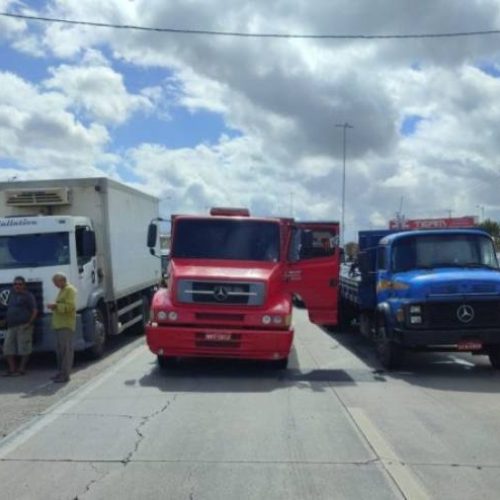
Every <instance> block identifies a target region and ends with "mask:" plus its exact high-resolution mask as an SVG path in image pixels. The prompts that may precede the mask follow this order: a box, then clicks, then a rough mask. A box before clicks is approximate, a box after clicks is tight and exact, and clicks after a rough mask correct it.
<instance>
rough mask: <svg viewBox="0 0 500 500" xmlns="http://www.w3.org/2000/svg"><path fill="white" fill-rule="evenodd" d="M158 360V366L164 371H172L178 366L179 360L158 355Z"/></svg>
mask: <svg viewBox="0 0 500 500" xmlns="http://www.w3.org/2000/svg"><path fill="white" fill-rule="evenodd" d="M156 359H157V360H158V366H159V367H160V368H161V369H162V370H168V369H172V368H175V366H176V365H177V358H176V357H175V356H160V355H159V354H158V356H157V357H156Z"/></svg>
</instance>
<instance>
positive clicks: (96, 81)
mask: <svg viewBox="0 0 500 500" xmlns="http://www.w3.org/2000/svg"><path fill="white" fill-rule="evenodd" d="M50 73H51V75H52V77H51V78H49V79H48V80H45V81H44V82H43V85H44V86H45V87H46V88H47V89H51V90H58V91H60V92H62V93H64V95H66V96H67V97H68V98H69V99H70V100H71V103H72V104H73V105H74V106H75V107H76V108H80V109H83V110H84V111H86V112H87V113H88V114H89V115H90V116H91V117H92V118H93V119H95V120H97V121H100V122H104V123H115V124H118V123H123V122H125V121H127V120H128V118H129V117H130V115H131V114H132V113H134V112H135V111H138V110H146V111H150V110H152V109H153V104H152V101H151V100H150V99H148V98H147V97H146V96H145V95H134V94H130V93H128V92H127V89H126V88H125V85H124V82H123V76H122V75H121V74H119V73H117V72H115V71H114V70H113V69H112V68H110V67H109V66H107V65H102V64H99V65H97V66H96V65H83V66H68V65H61V66H58V67H56V68H51V69H50Z"/></svg>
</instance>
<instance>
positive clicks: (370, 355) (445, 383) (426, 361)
mask: <svg viewBox="0 0 500 500" xmlns="http://www.w3.org/2000/svg"><path fill="white" fill-rule="evenodd" d="M327 333H328V335H330V336H331V337H332V338H333V339H334V340H335V341H336V342H338V343H339V344H340V345H342V347H344V348H346V349H347V350H349V351H350V352H351V353H352V354H354V355H355V356H356V357H357V358H359V359H360V360H361V361H363V362H364V363H365V364H366V365H368V366H369V367H370V368H371V369H372V370H373V372H374V373H378V374H380V375H382V376H383V377H386V378H392V379H399V380H404V381H405V382H408V383H409V384H413V385H418V386H421V387H427V388H431V389H437V390H446V391H464V392H487V393H492V392H498V391H499V390H500V371H497V370H494V369H493V368H492V367H491V365H490V362H489V360H488V357H487V356H473V355H471V354H465V353H439V352H438V353H415V352H406V353H405V358H404V364H403V368H402V369H400V370H395V371H392V372H386V371H384V370H383V368H382V367H381V365H380V363H379V362H378V360H377V357H376V354H375V347H374V345H373V342H372V341H371V340H369V339H367V338H366V337H364V336H362V335H361V334H360V333H359V332H358V331H357V330H356V329H352V330H351V331H349V332H346V333H332V332H327Z"/></svg>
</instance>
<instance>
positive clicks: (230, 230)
mask: <svg viewBox="0 0 500 500" xmlns="http://www.w3.org/2000/svg"><path fill="white" fill-rule="evenodd" d="M171 255H172V257H173V258H183V259H223V260H253V261H264V262H277V261H278V260H279V258H280V226H279V224H278V223H277V222H272V221H255V220H248V219H234V220H229V219H215V218H214V219H179V220H177V221H176V223H175V226H174V234H173V248H172V253H171Z"/></svg>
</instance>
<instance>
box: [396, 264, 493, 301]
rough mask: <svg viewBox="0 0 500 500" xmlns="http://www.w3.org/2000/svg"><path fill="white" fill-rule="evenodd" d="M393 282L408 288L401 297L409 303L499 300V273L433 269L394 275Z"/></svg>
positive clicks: (484, 270) (464, 269)
mask: <svg viewBox="0 0 500 500" xmlns="http://www.w3.org/2000/svg"><path fill="white" fill-rule="evenodd" d="M392 280H393V282H395V283H398V284H401V285H408V289H407V290H405V292H404V293H403V295H404V296H405V297H407V298H411V299H417V300H418V299H424V298H432V297H433V296H435V297H436V298H446V297H447V296H450V297H453V296H461V297H462V296H464V295H465V296H467V295H471V296H474V297H479V296H480V295H483V294H484V295H485V296H490V297H491V296H492V295H495V294H496V295H498V296H499V297H500V271H495V270H489V269H470V268H463V267H456V268H436V269H430V270H422V269H419V270H415V271H408V272H405V273H397V274H394V275H393V277H392Z"/></svg>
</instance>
